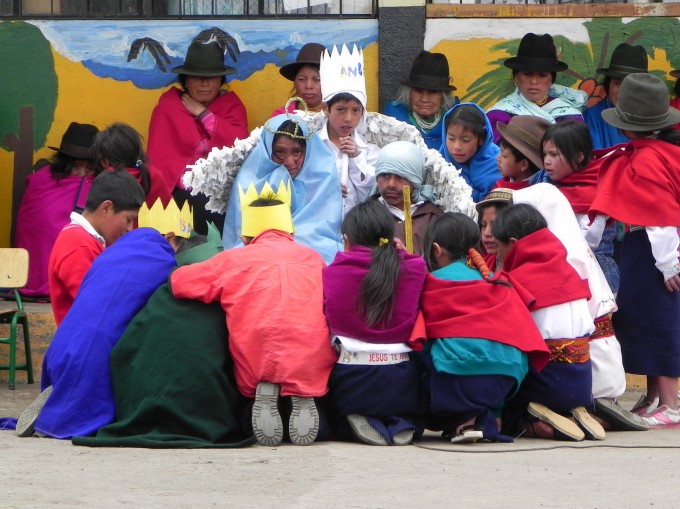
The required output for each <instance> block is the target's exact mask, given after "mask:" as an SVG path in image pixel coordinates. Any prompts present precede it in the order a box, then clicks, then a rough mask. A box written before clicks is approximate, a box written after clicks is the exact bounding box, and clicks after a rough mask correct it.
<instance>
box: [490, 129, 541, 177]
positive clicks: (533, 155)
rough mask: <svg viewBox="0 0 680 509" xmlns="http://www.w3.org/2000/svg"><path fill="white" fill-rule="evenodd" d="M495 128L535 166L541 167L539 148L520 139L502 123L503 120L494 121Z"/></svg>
mask: <svg viewBox="0 0 680 509" xmlns="http://www.w3.org/2000/svg"><path fill="white" fill-rule="evenodd" d="M496 129H497V130H498V132H499V133H500V134H501V137H502V138H503V139H504V140H505V141H507V142H508V143H509V144H510V145H512V146H513V147H515V148H516V149H517V150H519V151H520V152H521V153H522V154H524V156H525V157H526V158H527V159H529V161H531V162H532V163H534V164H535V165H536V167H537V168H539V169H542V168H543V158H542V157H541V151H540V150H536V149H535V148H534V147H532V146H531V145H529V144H528V143H527V142H525V141H522V140H520V139H519V138H518V137H517V136H516V135H515V134H514V133H513V132H512V131H510V129H509V128H508V126H507V124H504V123H503V122H496ZM539 143H540V140H539Z"/></svg>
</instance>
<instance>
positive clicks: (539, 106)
mask: <svg viewBox="0 0 680 509" xmlns="http://www.w3.org/2000/svg"><path fill="white" fill-rule="evenodd" d="M503 65H505V67H509V68H510V69H512V79H513V80H514V82H515V85H516V87H515V90H514V92H512V93H511V94H510V95H508V96H506V97H504V98H503V99H501V100H500V101H498V102H497V103H496V104H495V105H494V106H492V107H491V108H490V109H489V111H487V117H489V121H490V122H491V126H492V127H493V132H494V142H495V143H498V140H499V139H500V134H499V132H498V128H497V126H496V124H497V123H498V122H500V123H503V124H507V123H508V122H509V121H510V119H511V118H512V117H514V116H515V115H534V116H536V117H540V118H543V119H545V120H547V121H549V122H550V123H552V124H554V123H555V122H559V121H560V120H564V119H568V118H570V119H579V120H583V116H582V115H581V113H582V111H583V108H584V107H585V104H586V100H587V94H586V93H585V92H582V91H580V90H573V89H571V88H569V87H565V86H563V85H557V84H555V76H556V73H557V72H558V71H566V70H567V69H568V68H569V66H568V65H567V64H565V63H564V62H560V61H559V60H557V48H556V47H555V42H554V41H553V38H552V36H550V35H549V34H544V35H536V34H532V33H528V34H526V35H525V36H524V37H522V40H521V41H520V43H519V48H518V50H517V56H516V57H512V58H508V59H507V60H505V61H504V62H503Z"/></svg>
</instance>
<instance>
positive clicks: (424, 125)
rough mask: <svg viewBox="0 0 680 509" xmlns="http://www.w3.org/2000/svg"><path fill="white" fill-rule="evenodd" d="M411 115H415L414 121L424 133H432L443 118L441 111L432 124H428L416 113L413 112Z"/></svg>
mask: <svg viewBox="0 0 680 509" xmlns="http://www.w3.org/2000/svg"><path fill="white" fill-rule="evenodd" d="M411 114H412V115H413V120H415V121H416V124H417V125H418V127H420V129H421V130H423V131H430V130H431V129H432V128H433V127H434V126H436V125H437V124H438V123H439V121H440V120H441V118H442V114H441V111H440V112H438V113H437V114H436V115H435V116H434V117H433V119H432V122H428V121H427V120H425V119H424V118H423V117H421V116H420V115H418V114H417V113H416V112H415V111H412V112H411Z"/></svg>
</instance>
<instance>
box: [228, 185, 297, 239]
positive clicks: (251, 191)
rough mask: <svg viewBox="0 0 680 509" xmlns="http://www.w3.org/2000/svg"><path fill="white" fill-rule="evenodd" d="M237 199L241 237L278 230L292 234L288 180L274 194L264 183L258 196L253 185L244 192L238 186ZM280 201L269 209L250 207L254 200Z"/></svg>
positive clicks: (255, 235)
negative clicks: (239, 206)
mask: <svg viewBox="0 0 680 509" xmlns="http://www.w3.org/2000/svg"><path fill="white" fill-rule="evenodd" d="M238 192H239V197H240V198H241V235H243V236H244V237H257V236H258V235H259V234H260V233H262V232H263V231H265V230H280V231H283V232H288V233H293V230H294V228H293V217H292V215H291V212H290V203H291V187H290V180H288V182H287V183H286V182H284V181H283V180H282V181H281V182H280V183H279V188H278V190H277V191H276V192H274V189H273V188H272V187H271V185H270V184H269V182H265V183H264V186H262V191H260V193H259V194H258V192H257V190H256V189H255V185H254V184H250V185H249V186H248V189H247V190H246V191H245V192H244V191H243V188H242V187H241V185H240V184H239V186H238ZM259 199H262V200H280V201H282V202H283V203H282V204H280V205H272V206H269V207H251V206H250V204H251V203H253V202H254V201H255V200H259Z"/></svg>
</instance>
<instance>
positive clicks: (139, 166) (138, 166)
mask: <svg viewBox="0 0 680 509" xmlns="http://www.w3.org/2000/svg"><path fill="white" fill-rule="evenodd" d="M143 164H144V161H142V160H141V159H137V162H136V163H135V168H141V167H142V165H143Z"/></svg>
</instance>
